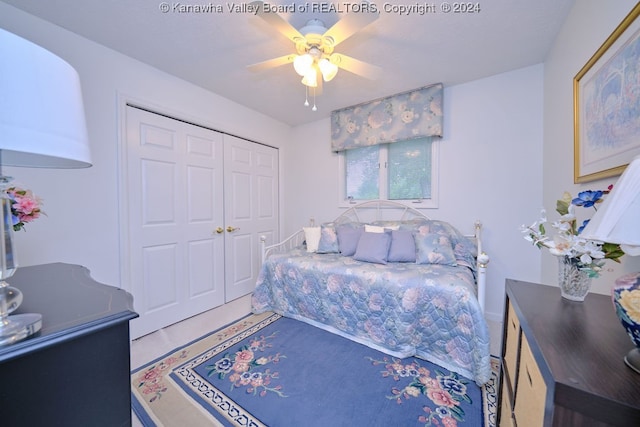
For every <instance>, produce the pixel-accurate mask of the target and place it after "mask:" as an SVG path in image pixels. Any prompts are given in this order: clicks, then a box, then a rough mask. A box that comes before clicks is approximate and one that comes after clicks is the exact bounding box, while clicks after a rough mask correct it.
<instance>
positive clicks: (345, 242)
mask: <svg viewBox="0 0 640 427" xmlns="http://www.w3.org/2000/svg"><path fill="white" fill-rule="evenodd" d="M362 232H363V228H362V227H359V226H358V227H354V226H352V225H339V226H337V227H336V234H337V235H338V247H339V248H340V253H341V254H342V255H343V256H352V255H353V254H354V253H356V248H357V247H358V241H359V240H360V235H361V234H362Z"/></svg>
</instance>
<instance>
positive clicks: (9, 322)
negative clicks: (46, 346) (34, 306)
mask: <svg viewBox="0 0 640 427" xmlns="http://www.w3.org/2000/svg"><path fill="white" fill-rule="evenodd" d="M41 328H42V315H41V314H37V313H25V314H13V315H11V316H7V317H6V318H5V320H4V321H3V322H0V346H4V345H8V344H13V343H16V342H18V341H21V340H23V339H25V338H27V337H30V336H31V335H33V334H35V333H37V332H38V331H40V329H41Z"/></svg>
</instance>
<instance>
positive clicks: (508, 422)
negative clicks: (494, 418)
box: [500, 383, 515, 427]
mask: <svg viewBox="0 0 640 427" xmlns="http://www.w3.org/2000/svg"><path fill="white" fill-rule="evenodd" d="M511 412H512V409H511V401H510V397H509V391H508V387H506V386H505V385H504V383H503V386H502V399H501V400H500V427H515V426H514V424H513V418H511Z"/></svg>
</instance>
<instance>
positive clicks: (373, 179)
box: [345, 146, 380, 200]
mask: <svg viewBox="0 0 640 427" xmlns="http://www.w3.org/2000/svg"><path fill="white" fill-rule="evenodd" d="M378 152H379V148H378V146H371V147H363V148H355V149H353V150H347V151H346V152H345V164H346V169H347V170H346V178H347V179H346V186H347V188H346V193H345V194H346V195H347V197H353V198H354V199H356V200H370V199H377V198H378V197H379V194H380V192H379V188H378V174H379V166H378V165H379V160H378V156H379V154H378Z"/></svg>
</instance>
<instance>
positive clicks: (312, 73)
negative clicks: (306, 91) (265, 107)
mask: <svg viewBox="0 0 640 427" xmlns="http://www.w3.org/2000/svg"><path fill="white" fill-rule="evenodd" d="M302 84H303V85H305V86H309V87H317V86H318V72H317V71H316V69H315V68H313V67H312V68H310V69H309V71H308V72H307V74H305V76H304V77H303V78H302Z"/></svg>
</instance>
